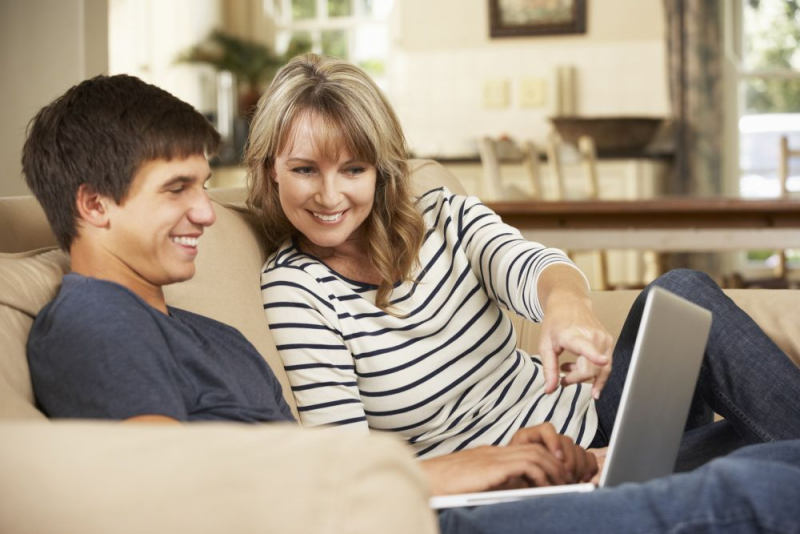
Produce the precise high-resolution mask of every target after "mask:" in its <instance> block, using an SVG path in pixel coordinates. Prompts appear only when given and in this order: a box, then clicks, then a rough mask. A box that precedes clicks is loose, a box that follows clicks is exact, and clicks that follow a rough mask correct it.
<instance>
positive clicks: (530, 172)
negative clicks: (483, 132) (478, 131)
mask: <svg viewBox="0 0 800 534" xmlns="http://www.w3.org/2000/svg"><path fill="white" fill-rule="evenodd" d="M498 142H499V141H498V140H497V139H495V138H493V137H490V136H482V137H480V138H479V139H478V152H479V154H480V158H481V166H482V168H483V172H482V179H483V181H482V184H481V197H482V198H484V199H485V200H518V199H521V198H522V199H524V198H541V197H542V185H541V178H540V166H539V152H538V150H537V148H536V145H535V144H534V143H533V142H532V141H525V142H523V143H522V144H519V145H515V146H516V148H517V150H518V151H519V152H520V154H521V155H522V165H523V168H524V169H525V174H526V175H527V177H528V180H529V186H528V191H523V190H522V189H520V188H519V187H517V186H516V185H514V184H506V183H504V182H503V175H502V171H501V169H500V158H499V156H498V150H497V145H498Z"/></svg>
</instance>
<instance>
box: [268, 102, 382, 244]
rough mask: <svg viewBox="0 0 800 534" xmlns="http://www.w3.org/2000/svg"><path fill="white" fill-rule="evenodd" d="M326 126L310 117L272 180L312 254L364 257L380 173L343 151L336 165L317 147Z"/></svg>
mask: <svg viewBox="0 0 800 534" xmlns="http://www.w3.org/2000/svg"><path fill="white" fill-rule="evenodd" d="M321 122H322V121H320V120H319V119H317V118H316V117H315V116H314V114H311V113H306V114H304V115H303V116H301V117H299V118H298V119H297V122H296V124H295V125H294V138H293V139H292V140H291V141H290V142H289V143H288V144H287V145H288V146H287V149H286V151H285V153H283V154H279V155H278V156H277V158H276V159H275V169H274V173H273V177H272V179H273V180H275V182H276V184H277V185H278V192H279V198H280V202H281V207H282V208H283V211H284V213H285V214H286V216H287V217H288V218H289V221H291V223H292V225H293V226H294V227H295V228H296V229H297V230H298V231H300V233H302V234H303V235H304V236H305V237H306V239H307V241H308V246H309V248H310V249H311V250H309V252H311V253H312V254H315V255H317V256H319V257H328V256H331V255H348V256H353V255H358V254H360V253H363V251H364V246H363V245H364V243H363V231H362V230H363V229H362V226H363V223H364V221H365V220H366V218H367V217H368V216H369V214H370V212H371V211H372V205H373V203H374V200H375V178H376V169H375V166H374V165H371V164H370V163H367V162H365V161H355V160H353V159H352V156H351V155H350V153H349V151H348V150H347V149H345V148H344V147H342V148H340V150H338V157H337V158H336V159H337V161H332V160H331V159H330V158H328V157H326V156H325V155H324V154H323V153H322V152H323V151H321V150H320V147H319V146H318V143H316V142H315V137H314V132H315V131H324V130H323V129H324V125H323V124H321Z"/></svg>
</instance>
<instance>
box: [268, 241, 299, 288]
mask: <svg viewBox="0 0 800 534" xmlns="http://www.w3.org/2000/svg"><path fill="white" fill-rule="evenodd" d="M310 262H311V258H309V257H308V256H306V255H305V254H303V252H301V251H300V249H299V248H298V247H297V244H296V242H295V240H294V239H287V240H286V241H284V242H283V244H281V246H279V247H278V249H277V250H275V251H274V252H272V253H271V254H270V255H269V256H268V257H267V261H266V262H265V263H264V266H263V267H262V268H261V277H262V279H263V278H264V277H270V276H275V274H274V273H285V272H286V271H287V270H289V271H301V272H304V271H305V269H306V267H307V266H308V264H309V263H310ZM278 276H285V274H281V275H278Z"/></svg>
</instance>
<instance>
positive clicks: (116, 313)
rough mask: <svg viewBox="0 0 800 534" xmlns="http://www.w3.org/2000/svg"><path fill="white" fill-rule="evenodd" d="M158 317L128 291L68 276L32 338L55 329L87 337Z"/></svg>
mask: <svg viewBox="0 0 800 534" xmlns="http://www.w3.org/2000/svg"><path fill="white" fill-rule="evenodd" d="M151 313H158V312H157V311H156V310H155V309H153V308H151V307H150V306H148V305H147V304H146V303H145V302H144V300H142V299H141V298H140V297H138V296H137V295H135V294H134V293H133V292H132V291H130V290H128V289H127V288H125V287H123V286H121V285H119V284H116V283H114V282H108V281H105V280H99V279H96V278H90V277H86V276H81V275H78V274H74V273H71V274H67V275H66V276H64V279H63V281H62V284H61V288H60V289H59V292H58V294H57V295H56V297H55V298H54V299H53V300H52V301H50V303H49V304H47V305H46V306H45V307H44V308H42V310H41V311H40V312H39V314H38V315H37V316H36V320H35V322H34V325H33V328H32V329H31V337H37V336H39V335H44V334H47V333H48V332H50V331H51V330H53V329H58V330H62V329H68V330H70V331H74V332H76V333H84V332H85V331H91V330H94V329H97V328H108V327H109V326H111V325H114V324H126V323H127V324H130V323H129V321H130V320H131V318H132V317H133V316H135V317H142V318H144V317H147V316H150V315H151Z"/></svg>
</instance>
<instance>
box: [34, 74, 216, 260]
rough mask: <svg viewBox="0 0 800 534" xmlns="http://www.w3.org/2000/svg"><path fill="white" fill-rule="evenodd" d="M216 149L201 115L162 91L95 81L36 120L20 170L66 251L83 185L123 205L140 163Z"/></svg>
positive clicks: (134, 82) (124, 80) (127, 79)
mask: <svg viewBox="0 0 800 534" xmlns="http://www.w3.org/2000/svg"><path fill="white" fill-rule="evenodd" d="M219 142H220V138H219V134H218V133H217V132H216V130H214V128H213V126H212V125H211V124H210V123H209V122H208V121H207V120H206V119H205V118H204V117H203V116H202V115H200V113H198V112H197V111H196V110H195V109H194V108H193V107H192V106H190V105H189V104H187V103H186V102H183V101H181V100H179V99H178V98H176V97H174V96H172V95H171V94H169V93H168V92H166V91H164V90H163V89H160V88H158V87H156V86H154V85H150V84H147V83H145V82H143V81H142V80H140V79H138V78H135V77H133V76H127V75H117V76H97V77H96V78H92V79H90V80H86V81H84V82H81V83H80V84H78V85H76V86H74V87H72V88H71V89H69V90H68V91H67V92H66V93H65V94H64V95H62V96H61V97H60V98H58V99H57V100H55V101H54V102H53V103H51V104H50V105H48V106H46V107H44V108H43V109H42V110H41V111H39V113H38V114H37V115H36V116H35V117H34V118H33V120H32V121H31V124H30V125H29V127H28V138H27V141H26V142H25V146H24V148H23V151H22V168H23V172H24V174H25V181H26V182H27V184H28V187H30V189H31V191H32V192H33V194H34V195H35V196H36V198H37V199H38V200H39V203H40V204H41V205H42V207H43V208H44V211H45V213H46V214H47V219H48V221H49V222H50V226H51V227H52V229H53V232H54V233H55V236H56V239H57V240H58V244H59V245H60V246H61V248H63V249H64V250H69V247H70V245H71V244H72V241H73V240H74V239H75V237H76V236H77V220H78V211H77V207H76V205H75V195H76V193H77V191H78V188H79V187H80V186H81V185H82V184H86V185H88V186H89V187H91V189H92V190H93V191H94V192H96V193H99V194H102V195H105V196H108V197H109V198H113V199H114V200H115V201H116V202H117V203H118V204H121V203H122V202H123V201H124V200H125V197H126V195H127V193H128V189H129V187H130V185H131V182H132V181H133V178H134V176H135V175H136V171H137V170H138V169H139V167H140V166H141V165H142V164H143V163H145V162H147V161H151V160H154V159H166V160H170V159H173V158H186V157H188V156H191V155H195V154H206V155H211V154H214V153H215V152H216V151H217V148H218V146H219ZM54 176H58V179H54Z"/></svg>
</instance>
